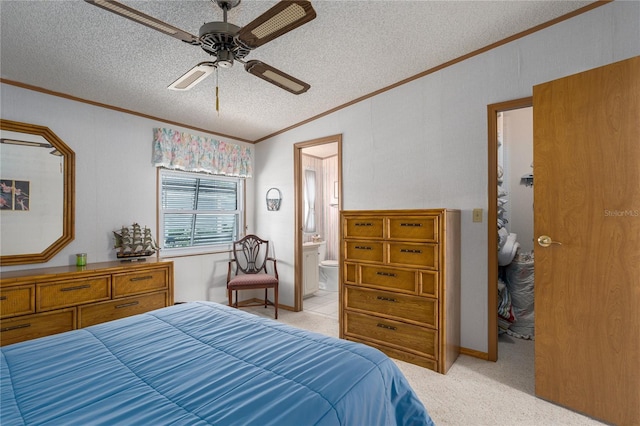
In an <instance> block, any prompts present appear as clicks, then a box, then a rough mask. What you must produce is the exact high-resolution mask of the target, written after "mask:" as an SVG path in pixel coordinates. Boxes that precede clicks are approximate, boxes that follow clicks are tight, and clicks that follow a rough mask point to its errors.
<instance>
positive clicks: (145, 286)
mask: <svg viewBox="0 0 640 426" xmlns="http://www.w3.org/2000/svg"><path fill="white" fill-rule="evenodd" d="M168 285H169V284H168V277H167V270H166V269H155V270H146V271H140V272H136V273H133V274H132V273H126V274H114V275H113V297H114V298H116V297H121V296H128V295H130V294H139V293H147V292H149V291H157V290H166V289H167V288H168Z"/></svg>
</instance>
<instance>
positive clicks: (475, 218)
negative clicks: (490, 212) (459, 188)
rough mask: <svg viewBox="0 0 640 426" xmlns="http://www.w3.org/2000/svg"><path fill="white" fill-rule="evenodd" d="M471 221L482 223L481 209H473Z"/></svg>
mask: <svg viewBox="0 0 640 426" xmlns="http://www.w3.org/2000/svg"><path fill="white" fill-rule="evenodd" d="M473 221H474V222H482V209H473Z"/></svg>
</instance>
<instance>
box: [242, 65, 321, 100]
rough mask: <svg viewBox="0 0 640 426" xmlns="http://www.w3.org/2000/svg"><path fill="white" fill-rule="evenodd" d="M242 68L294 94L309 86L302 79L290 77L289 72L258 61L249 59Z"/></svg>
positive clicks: (302, 91)
mask: <svg viewBox="0 0 640 426" xmlns="http://www.w3.org/2000/svg"><path fill="white" fill-rule="evenodd" d="M244 69H245V70H246V71H247V72H248V73H249V74H253V75H255V76H256V77H260V78H261V79H263V80H265V81H268V82H269V83H271V84H275V85H276V86H278V87H280V88H281V89H284V90H286V91H288V92H291V93H293V94H294V95H299V94H301V93H304V92H306V91H307V90H309V88H310V87H311V86H310V85H308V84H307V83H305V82H304V81H301V80H298V79H297V78H295V77H291V76H290V75H289V74H285V73H283V72H282V71H280V70H278V69H276V68H273V67H272V66H270V65H267V64H265V63H264V62H260V61H249V62H247V63H245V64H244Z"/></svg>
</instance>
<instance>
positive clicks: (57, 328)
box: [0, 308, 76, 346]
mask: <svg viewBox="0 0 640 426" xmlns="http://www.w3.org/2000/svg"><path fill="white" fill-rule="evenodd" d="M75 328H76V309H75V308H67V309H60V310H57V311H51V312H45V313H42V314H34V315H24V316H21V317H16V318H11V319H7V320H2V321H1V322H0V344H1V345H3V346H5V345H10V344H12V343H18V342H24V341H25V340H31V339H36V338H38V337H44V336H48V335H50V334H56V333H62V332H65V331H71V330H73V329H75Z"/></svg>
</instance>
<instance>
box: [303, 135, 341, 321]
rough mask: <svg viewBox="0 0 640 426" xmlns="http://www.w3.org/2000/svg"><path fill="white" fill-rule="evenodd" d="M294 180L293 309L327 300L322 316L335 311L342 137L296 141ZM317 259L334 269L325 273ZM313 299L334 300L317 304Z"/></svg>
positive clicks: (316, 306) (319, 300) (315, 306)
mask: <svg viewBox="0 0 640 426" xmlns="http://www.w3.org/2000/svg"><path fill="white" fill-rule="evenodd" d="M294 182H295V201H294V202H295V310H296V311H301V310H303V309H305V310H313V309H321V308H320V306H319V305H320V302H321V301H322V304H323V305H326V304H327V303H328V301H329V300H333V299H335V300H334V301H333V302H332V303H333V304H334V305H335V306H334V307H329V306H325V307H323V308H322V309H323V310H324V311H326V312H330V311H331V309H334V310H337V304H338V292H337V277H338V272H339V268H338V266H337V259H338V256H339V235H340V232H339V228H338V226H339V225H338V224H339V215H340V209H341V206H342V135H333V136H327V137H324V138H319V139H314V140H310V141H305V142H299V143H296V144H295V145H294ZM323 260H324V261H331V260H333V261H334V262H335V263H336V266H334V267H333V269H331V270H328V267H325V266H323V265H321V262H322V261H323ZM325 263H326V264H330V263H331V262H325ZM323 268H324V269H323ZM327 273H329V274H335V281H336V283H335V285H334V284H332V283H329V284H328V283H327ZM319 296H334V297H327V298H326V299H325V298H322V300H321V299H320V297H319ZM316 302H317V303H316ZM320 313H322V312H320ZM336 317H337V314H336Z"/></svg>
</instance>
